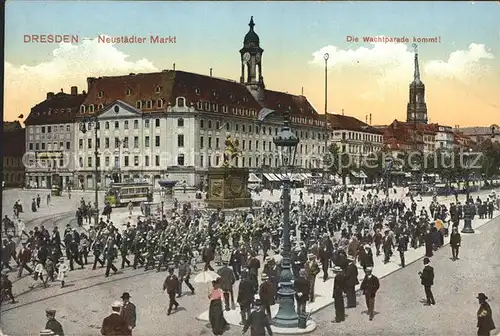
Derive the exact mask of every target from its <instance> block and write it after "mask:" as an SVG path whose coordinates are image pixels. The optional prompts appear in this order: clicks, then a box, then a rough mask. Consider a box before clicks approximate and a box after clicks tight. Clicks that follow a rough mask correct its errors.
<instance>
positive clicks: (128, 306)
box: [120, 292, 137, 335]
mask: <svg viewBox="0 0 500 336" xmlns="http://www.w3.org/2000/svg"><path fill="white" fill-rule="evenodd" d="M121 299H122V300H123V307H122V309H121V311H120V315H121V317H123V319H124V320H125V322H127V326H128V330H129V331H130V333H129V335H132V329H134V328H135V324H136V320H137V313H136V308H135V304H133V303H132V302H130V294H129V293H127V292H125V293H123V294H122V296H121Z"/></svg>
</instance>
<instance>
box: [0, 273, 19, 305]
mask: <svg viewBox="0 0 500 336" xmlns="http://www.w3.org/2000/svg"><path fill="white" fill-rule="evenodd" d="M8 272H9V271H8V270H2V278H1V283H0V289H1V291H2V293H6V294H7V296H8V297H9V298H10V300H11V301H10V302H11V303H16V300H14V295H13V294H12V282H11V281H10V280H9V275H8Z"/></svg>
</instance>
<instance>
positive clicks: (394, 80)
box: [309, 43, 494, 101]
mask: <svg viewBox="0 0 500 336" xmlns="http://www.w3.org/2000/svg"><path fill="white" fill-rule="evenodd" d="M371 45H372V46H371V47H358V48H356V49H340V48H338V47H336V46H331V45H330V46H326V47H323V48H321V49H320V50H318V51H315V52H314V53H313V54H312V60H311V61H310V62H309V63H310V64H316V65H320V66H324V64H325V61H324V58H323V57H324V54H325V53H328V54H329V59H328V67H329V68H330V69H331V70H333V71H344V70H346V69H348V70H349V71H351V72H354V71H359V72H361V73H364V74H368V75H369V76H370V77H371V78H373V81H374V82H375V83H374V84H375V85H374V86H375V87H374V88H375V90H369V91H367V92H365V93H361V97H362V98H364V99H368V100H379V101H383V100H384V99H385V96H386V94H387V93H388V92H389V91H391V92H394V90H400V89H404V90H406V88H407V85H408V83H409V81H410V80H411V79H412V77H413V70H414V53H413V49H412V48H411V47H410V46H409V45H406V44H402V43H371ZM493 58H494V55H493V54H491V53H490V52H488V51H487V50H486V46H485V45H484V44H476V43H471V44H470V46H469V48H468V49H467V50H457V51H454V52H452V53H451V54H450V55H449V58H448V60H447V61H443V60H429V61H422V59H421V57H420V60H419V64H420V69H421V73H422V76H423V77H424V82H425V77H427V78H428V77H436V78H454V79H458V80H462V81H465V80H466V79H467V78H469V77H470V76H473V75H474V74H477V73H478V72H480V71H481V70H484V69H485V68H486V65H484V64H482V63H481V62H482V61H483V60H484V59H493Z"/></svg>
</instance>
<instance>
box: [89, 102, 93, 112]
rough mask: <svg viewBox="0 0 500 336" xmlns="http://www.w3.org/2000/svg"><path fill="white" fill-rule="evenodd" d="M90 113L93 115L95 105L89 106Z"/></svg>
mask: <svg viewBox="0 0 500 336" xmlns="http://www.w3.org/2000/svg"><path fill="white" fill-rule="evenodd" d="M89 112H90V113H93V112H94V105H93V104H90V105H89Z"/></svg>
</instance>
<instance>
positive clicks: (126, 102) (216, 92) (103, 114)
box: [27, 18, 381, 188]
mask: <svg viewBox="0 0 500 336" xmlns="http://www.w3.org/2000/svg"><path fill="white" fill-rule="evenodd" d="M249 26H250V29H249V31H248V33H247V34H246V36H245V37H244V40H243V48H241V49H240V50H239V58H240V61H241V74H240V80H239V82H237V81H232V80H227V79H221V78H216V77H213V76H211V75H210V76H205V75H200V74H195V73H190V72H185V71H178V70H175V69H174V70H163V71H161V72H156V73H139V74H134V73H131V74H129V75H125V76H112V77H99V78H94V77H91V78H88V79H87V86H88V88H87V89H88V90H87V93H86V94H84V95H77V97H79V98H78V100H71V103H69V102H68V104H66V105H68V106H66V105H65V106H64V108H65V109H71V111H75V113H74V115H72V120H71V122H70V123H71V126H70V127H69V128H68V130H69V131H68V132H70V133H68V137H69V138H70V140H68V142H69V145H67V146H69V148H70V149H69V151H70V152H71V158H72V160H71V165H68V167H70V169H71V176H72V177H71V178H72V181H73V183H74V185H75V187H80V188H93V187H94V186H95V185H96V183H97V184H98V185H100V186H102V187H106V186H107V185H109V183H111V182H112V181H125V180H135V181H148V182H150V183H152V184H153V185H154V186H155V187H157V186H158V184H157V181H158V180H160V179H171V180H177V181H185V182H186V184H187V185H189V186H198V185H200V184H201V183H203V182H204V181H205V179H206V176H207V172H208V169H209V168H210V167H214V166H220V165H222V163H223V151H224V149H225V141H226V139H227V138H228V137H231V138H232V139H237V140H238V142H239V149H240V151H241V154H240V156H239V157H237V158H236V160H235V161H234V162H233V163H234V165H236V166H238V167H246V168H249V169H250V170H251V171H255V172H263V171H272V170H274V169H277V168H279V167H280V163H279V161H278V154H277V151H276V148H275V146H274V143H273V137H274V136H275V135H276V134H277V133H278V132H279V131H280V129H281V127H282V125H283V116H284V115H285V113H286V114H288V115H289V116H290V121H291V126H292V130H293V131H294V132H295V133H296V134H297V136H298V137H299V138H300V143H299V145H298V148H297V160H296V165H297V166H299V167H300V168H302V169H303V170H306V171H307V170H310V169H312V168H316V167H321V164H322V162H323V158H324V153H325V149H326V146H328V143H329V142H331V141H336V140H334V139H333V138H330V136H331V135H333V134H336V133H334V132H333V130H335V132H337V131H339V130H341V129H342V127H344V126H342V125H344V124H345V123H343V124H342V125H340V126H339V125H337V126H339V127H340V129H339V127H335V125H325V118H324V116H322V115H319V114H318V112H317V111H316V110H315V109H314V107H313V106H312V105H311V104H310V103H309V101H308V100H307V98H306V97H304V96H303V95H293V94H289V93H284V92H277V91H272V90H269V89H267V88H266V86H265V82H264V74H263V52H264V50H263V49H262V48H261V47H260V39H259V36H258V35H257V34H256V32H255V30H254V27H255V24H254V21H253V18H252V19H251V20H250V23H249ZM58 95H62V93H61V94H58ZM58 95H55V96H53V98H55V97H56V96H58ZM47 100H48V99H47ZM47 100H46V101H45V102H43V103H41V105H44V104H46V105H47V104H48V103H47ZM39 105H40V104H39ZM49 105H50V104H48V105H47V107H48V106H49ZM40 109H41V108H37V107H35V108H34V110H33V111H32V113H35V115H37V113H38V112H37V111H38V110H40ZM45 109H46V108H45ZM30 116H31V115H30ZM68 116H69V114H68ZM28 119H29V118H28ZM353 119H354V118H353ZM89 121H92V122H90V123H89V124H87V125H85V129H86V130H87V131H86V132H82V131H81V129H82V127H81V124H82V123H88V122H89ZM32 124H33V126H34V127H35V130H34V131H32V132H31V133H30V132H28V134H31V135H35V134H39V133H36V132H40V130H38V131H36V129H37V128H38V129H39V128H40V127H43V126H40V125H39V124H38V123H32ZM35 124H36V125H35ZM59 124H63V123H62V122H60V123H59ZM64 125H65V124H64ZM358 126H359V125H358ZM45 127H46V126H45ZM65 127H66V126H65ZM348 128H349V127H347V128H346V131H351V132H354V131H355V130H354V129H349V130H348ZM351 128H352V127H351ZM58 130H59V128H58ZM95 132H97V134H96V133H95ZM359 132H361V133H363V134H370V135H373V136H369V137H366V138H363V140H359V141H360V144H359V145H360V146H361V145H362V146H364V147H366V148H372V149H374V148H379V147H380V145H381V139H380V138H381V134H380V132H377V131H376V130H372V129H368V128H366V127H365V128H364V129H361V128H359ZM370 132H373V134H372V133H370ZM96 135H97V136H96ZM30 139H31V138H30ZM30 139H28V138H27V143H28V144H29V143H31V140H30ZM96 139H97V141H96ZM37 140H39V141H41V140H42V139H41V138H37ZM353 141H358V140H354V138H353ZM363 141H364V142H363ZM370 141H371V142H373V146H371V145H369V142H370ZM63 145H64V146H66V145H65V144H63ZM325 145H326V146H325ZM30 146H31V145H30ZM353 146H354V145H353ZM31 147H32V148H33V150H34V151H42V149H41V148H39V149H38V150H37V149H36V148H34V146H31ZM364 147H363V148H364ZM353 148H355V147H353ZM96 149H97V160H96V157H95V150H96ZM54 150H55V149H54V148H53V147H52V149H51V151H54ZM44 151H47V149H44ZM39 156H40V154H38V157H39ZM96 170H97V180H96V176H95V175H96V174H95V171H96ZM48 173H50V171H47V172H46V171H43V172H42V171H41V169H39V170H38V171H33V170H30V172H29V176H30V179H32V178H31V176H33V174H46V175H49V176H50V174H48ZM41 177H43V176H41ZM40 179H41V178H40ZM44 180H45V181H46V179H44Z"/></svg>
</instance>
